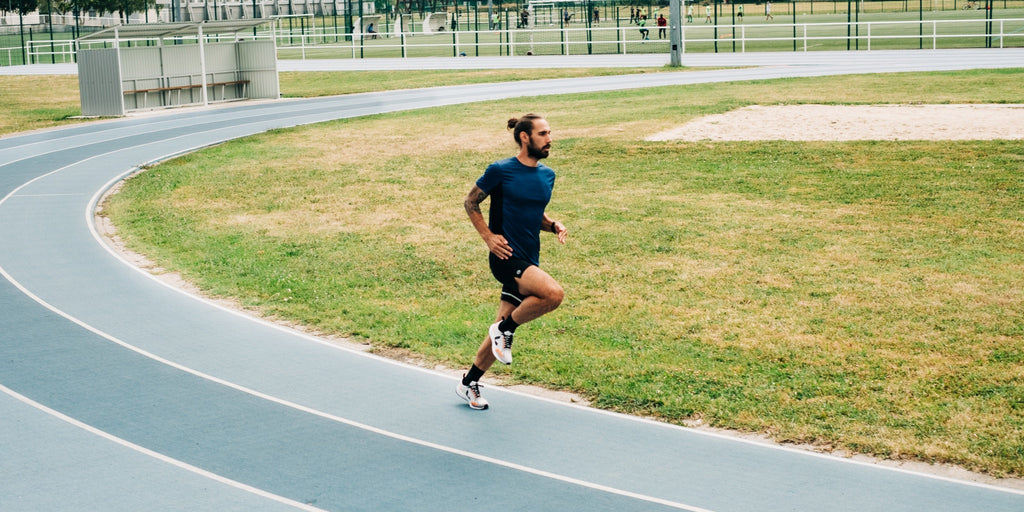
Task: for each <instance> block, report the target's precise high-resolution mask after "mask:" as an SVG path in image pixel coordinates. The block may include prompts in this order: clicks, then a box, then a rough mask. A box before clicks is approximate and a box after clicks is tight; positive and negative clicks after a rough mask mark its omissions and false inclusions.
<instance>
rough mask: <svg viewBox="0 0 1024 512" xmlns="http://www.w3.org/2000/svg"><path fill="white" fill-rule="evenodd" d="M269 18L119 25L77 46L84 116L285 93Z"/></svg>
mask: <svg viewBox="0 0 1024 512" xmlns="http://www.w3.org/2000/svg"><path fill="white" fill-rule="evenodd" d="M267 23H272V20H266V19H256V20H254V19H250V20H229V21H204V22H191V23H147V24H135V25H119V26H116V27H110V28H108V29H105V30H102V31H100V32H96V33H93V34H89V35H86V36H83V37H81V38H79V39H78V40H77V41H76V44H77V46H78V87H79V91H80V93H81V104H82V115H84V116H122V115H125V114H126V113H127V112H131V111H135V110H144V109H154V108H167V107H178V106H185V105H208V104H210V103H212V102H221V101H232V100H241V99H256V98H273V99H276V98H278V97H279V96H280V86H279V82H278V74H277V48H276V43H275V41H274V38H273V37H263V38H257V37H255V36H254V34H255V30H256V27H258V26H260V25H263V24H267Z"/></svg>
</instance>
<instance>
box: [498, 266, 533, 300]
mask: <svg viewBox="0 0 1024 512" xmlns="http://www.w3.org/2000/svg"><path fill="white" fill-rule="evenodd" d="M489 262H490V265H491V275H493V276H494V278H495V279H497V280H498V282H499V283H501V300H503V301H505V302H508V303H509V304H514V305H515V306H517V307H518V306H519V305H520V304H522V303H523V299H525V298H526V297H524V296H523V295H522V294H521V293H519V283H517V282H516V278H517V277H523V272H526V269H528V268H530V267H532V266H533V263H530V262H529V261H526V260H521V259H518V258H509V259H507V260H503V259H500V258H498V257H497V256H495V255H494V254H491V257H490V259H489Z"/></svg>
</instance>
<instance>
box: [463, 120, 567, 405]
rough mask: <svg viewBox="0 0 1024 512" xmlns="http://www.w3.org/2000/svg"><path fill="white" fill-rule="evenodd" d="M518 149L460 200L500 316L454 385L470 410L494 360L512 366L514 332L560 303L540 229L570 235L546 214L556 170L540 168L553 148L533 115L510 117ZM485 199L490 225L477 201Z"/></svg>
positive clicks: (543, 122)
mask: <svg viewBox="0 0 1024 512" xmlns="http://www.w3.org/2000/svg"><path fill="white" fill-rule="evenodd" d="M508 128H509V129H510V130H512V136H513V137H514V138H515V140H516V143H517V144H518V145H519V152H518V153H517V154H516V155H515V156H513V157H510V158H506V159H504V160H498V161H497V162H494V163H492V164H491V165H489V166H487V169H486V170H485V171H484V174H483V176H481V177H480V178H479V179H478V180H477V181H476V184H474V185H473V187H472V188H471V189H470V191H469V194H468V195H466V200H465V207H466V213H467V214H468V215H469V220H470V221H471V222H472V223H473V227H474V228H475V229H476V231H477V233H479V234H480V237H481V238H483V240H484V243H485V244H487V249H488V251H490V254H489V256H488V261H489V265H490V268H491V274H492V275H493V276H494V278H495V279H497V280H498V282H499V283H501V300H500V301H499V303H498V316H497V320H496V321H495V323H494V324H492V325H491V326H490V328H489V329H488V330H487V337H486V339H484V342H483V343H482V344H481V345H480V348H479V349H477V352H476V358H475V359H474V361H473V365H472V366H471V367H470V368H469V371H467V372H466V373H465V375H463V377H462V381H461V382H459V384H458V386H457V387H456V392H457V393H458V394H459V396H460V397H462V398H463V399H465V400H466V402H468V403H469V406H470V407H471V408H473V409H487V408H488V406H489V404H488V402H487V400H486V399H485V398H484V397H482V396H481V395H480V378H481V377H483V375H484V373H485V372H486V371H487V370H488V369H490V367H491V365H492V364H494V362H495V361H501V362H502V363H504V364H512V340H513V337H514V336H515V332H516V328H518V327H519V326H521V325H522V324H525V323H527V322H529V321H531V320H536V319H537V318H540V317H541V316H543V315H545V314H546V313H549V312H551V311H554V310H555V308H557V307H558V306H559V305H560V304H561V303H562V298H563V297H564V293H565V292H564V291H563V290H562V285H560V284H559V283H558V281H555V279H554V278H553V277H551V276H550V275H549V274H548V273H547V272H545V271H543V270H541V268H540V232H541V231H550V232H552V233H554V234H555V236H557V237H558V241H559V242H560V243H563V244H564V243H565V240H566V237H567V236H568V231H567V230H566V228H565V225H563V224H562V223H561V222H558V221H556V220H553V219H552V218H551V217H549V216H548V214H547V213H546V212H545V209H546V208H547V205H548V202H550V201H551V191H552V190H553V188H554V185H555V171H553V170H552V169H551V168H550V167H548V166H546V165H544V164H542V163H540V161H541V160H542V159H544V158H547V156H548V153H549V151H550V149H551V140H552V139H551V127H550V125H549V124H548V122H547V121H546V120H545V119H544V118H543V117H541V116H538V115H536V114H526V115H525V116H523V117H521V118H512V119H509V120H508ZM488 196H490V198H491V207H490V213H489V217H490V220H489V221H485V220H484V215H483V213H482V212H481V210H480V203H482V202H483V201H484V199H487V197H488Z"/></svg>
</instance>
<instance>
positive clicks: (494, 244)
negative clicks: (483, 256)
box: [484, 233, 512, 260]
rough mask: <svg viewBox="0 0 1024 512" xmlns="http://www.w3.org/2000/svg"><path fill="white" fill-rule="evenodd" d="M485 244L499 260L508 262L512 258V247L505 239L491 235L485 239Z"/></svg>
mask: <svg viewBox="0 0 1024 512" xmlns="http://www.w3.org/2000/svg"><path fill="white" fill-rule="evenodd" d="M484 242H486V243H487V250H489V251H491V254H493V255H495V256H497V257H498V259H502V260H507V259H509V258H510V257H511V256H512V246H511V245H509V244H508V240H505V237H503V236H501V235H495V234H494V233H491V234H490V235H487V236H485V237H484Z"/></svg>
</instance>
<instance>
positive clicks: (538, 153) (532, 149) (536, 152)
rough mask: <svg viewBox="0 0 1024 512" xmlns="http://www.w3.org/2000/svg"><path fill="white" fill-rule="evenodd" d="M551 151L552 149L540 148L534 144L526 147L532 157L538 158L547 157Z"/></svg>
mask: <svg viewBox="0 0 1024 512" xmlns="http://www.w3.org/2000/svg"><path fill="white" fill-rule="evenodd" d="M549 147H550V146H549ZM549 151H550V150H549V149H548V148H538V147H536V146H534V145H533V144H530V145H529V146H527V147H526V154H527V155H530V158H536V159H537V160H540V159H542V158H547V157H548V152H549Z"/></svg>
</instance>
